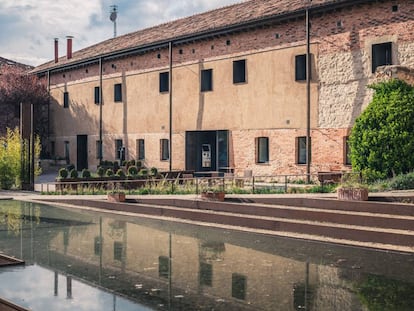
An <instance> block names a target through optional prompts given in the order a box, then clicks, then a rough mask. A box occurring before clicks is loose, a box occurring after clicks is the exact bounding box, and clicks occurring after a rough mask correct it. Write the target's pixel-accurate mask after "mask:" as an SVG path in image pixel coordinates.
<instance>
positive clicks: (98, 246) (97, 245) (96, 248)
mask: <svg viewBox="0 0 414 311" xmlns="http://www.w3.org/2000/svg"><path fill="white" fill-rule="evenodd" d="M94 252H95V255H100V254H101V252H102V241H101V238H100V237H99V236H96V237H95V243H94Z"/></svg>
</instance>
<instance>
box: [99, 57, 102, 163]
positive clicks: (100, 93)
mask: <svg viewBox="0 0 414 311" xmlns="http://www.w3.org/2000/svg"><path fill="white" fill-rule="evenodd" d="M102 69H103V65H102V57H100V58H99V164H101V163H102V157H103V141H102V99H103V98H102V97H103V96H102V84H103V83H102Z"/></svg>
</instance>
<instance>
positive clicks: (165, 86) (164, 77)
mask: <svg viewBox="0 0 414 311" xmlns="http://www.w3.org/2000/svg"><path fill="white" fill-rule="evenodd" d="M159 86H160V93H168V92H169V91H170V73H169V72H168V71H166V72H160V76H159Z"/></svg>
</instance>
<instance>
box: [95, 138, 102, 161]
mask: <svg viewBox="0 0 414 311" xmlns="http://www.w3.org/2000/svg"><path fill="white" fill-rule="evenodd" d="M96 158H97V159H102V143H101V141H100V140H97V141H96Z"/></svg>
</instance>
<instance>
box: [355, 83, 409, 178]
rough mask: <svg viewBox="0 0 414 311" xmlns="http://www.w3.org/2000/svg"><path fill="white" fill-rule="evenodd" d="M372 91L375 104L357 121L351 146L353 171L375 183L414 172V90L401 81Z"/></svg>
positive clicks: (381, 85)
mask: <svg viewBox="0 0 414 311" xmlns="http://www.w3.org/2000/svg"><path fill="white" fill-rule="evenodd" d="M370 87H371V88H372V89H374V90H375V93H374V96H373V99H372V102H371V103H370V104H369V105H368V107H367V108H366V109H365V110H364V111H363V112H362V114H361V115H360V116H359V117H358V118H357V120H356V121H355V125H354V127H353V128H352V131H351V136H350V138H349V144H350V149H351V155H350V156H351V162H352V167H353V169H354V170H355V171H359V172H362V173H363V175H364V176H365V177H367V178H368V179H369V181H375V180H378V179H384V178H389V177H393V176H395V175H397V174H404V173H407V172H410V171H411V170H412V169H413V168H414V157H413V156H412V155H413V154H414V136H413V135H412V133H413V132H414V87H413V86H410V85H409V84H407V83H406V82H404V81H401V80H398V79H393V80H390V81H387V82H381V83H378V84H374V85H371V86H370Z"/></svg>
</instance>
